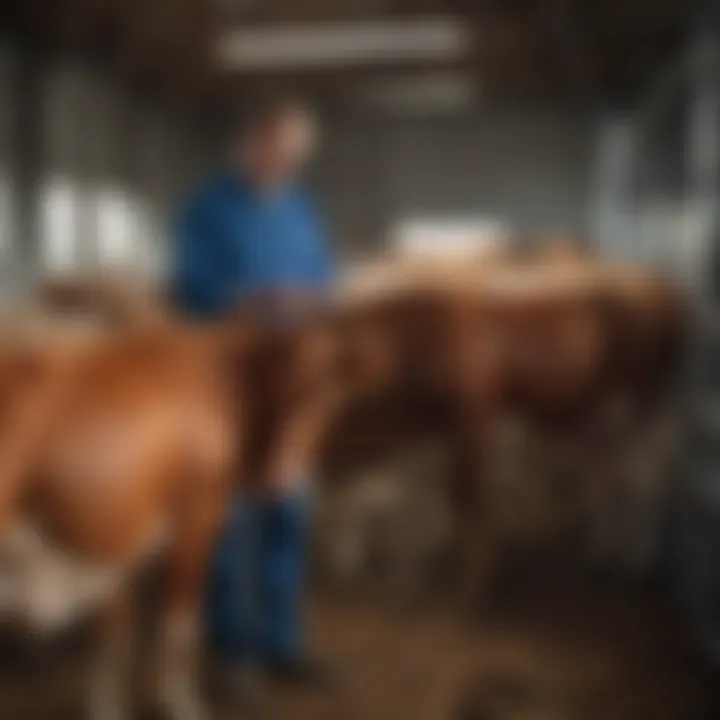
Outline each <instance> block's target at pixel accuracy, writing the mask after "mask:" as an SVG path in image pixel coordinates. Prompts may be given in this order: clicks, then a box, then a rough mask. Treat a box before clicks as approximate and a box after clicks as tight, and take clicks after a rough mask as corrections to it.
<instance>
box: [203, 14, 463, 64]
mask: <svg viewBox="0 0 720 720" xmlns="http://www.w3.org/2000/svg"><path fill="white" fill-rule="evenodd" d="M471 41H472V37H471V32H470V27H469V25H468V23H467V22H463V21H462V20H460V19H458V18H452V17H447V16H438V17H425V18H415V19H397V20H382V21H362V22H342V23H340V22H332V23H330V22H329V23H318V24H292V25H262V26H259V25H258V26H255V27H244V28H240V29H233V30H228V31H227V32H226V33H224V34H223V35H222V36H221V37H220V38H219V41H218V45H217V53H218V59H219V61H220V63H221V64H222V65H223V66H224V67H226V68H230V69H237V70H274V69H287V68H298V67H301V68H313V67H315V68H317V67H325V66H328V65H334V66H337V65H344V66H348V65H368V64H382V63H391V62H410V61H415V62H433V61H434V62H437V61H441V60H442V61H447V60H452V59H457V58H460V57H463V56H465V55H466V54H467V53H468V52H469V50H470V47H471Z"/></svg>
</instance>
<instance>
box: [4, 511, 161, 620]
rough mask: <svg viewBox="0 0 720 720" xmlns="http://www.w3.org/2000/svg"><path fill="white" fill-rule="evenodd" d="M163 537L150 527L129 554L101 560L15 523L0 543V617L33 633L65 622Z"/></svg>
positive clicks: (107, 591) (94, 603)
mask: <svg viewBox="0 0 720 720" xmlns="http://www.w3.org/2000/svg"><path fill="white" fill-rule="evenodd" d="M163 537H164V533H160V532H159V531H157V532H154V533H153V534H152V536H151V537H150V538H148V540H147V542H145V543H142V546H141V547H140V548H139V550H138V553H136V554H134V555H133V558H132V560H130V561H127V562H124V563H117V564H113V565H103V564H96V563H92V562H89V561H87V560H85V559H83V558H80V557H77V556H75V555H73V554H71V553H68V552H66V551H64V550H63V549H61V548H60V547H58V546H57V545H55V544H54V543H53V542H51V541H50V540H48V538H47V537H45V536H44V534H43V533H42V531H41V530H39V529H38V528H37V527H35V526H33V525H32V524H30V523H18V524H16V525H15V526H13V527H12V528H11V529H10V530H9V531H8V532H7V533H6V534H5V535H4V537H3V539H2V543H0V619H2V620H10V621H14V622H18V623H20V624H22V626H24V627H25V628H26V629H27V630H28V631H30V632H33V633H44V632H48V631H53V630H56V629H59V628H61V627H63V626H66V625H68V624H69V623H71V622H72V621H74V620H76V619H77V618H79V617H81V616H82V615H83V614H84V613H85V612H88V611H90V610H93V609H95V608H96V607H98V606H99V604H101V603H102V602H103V601H104V600H106V599H107V598H108V597H109V596H110V595H112V594H113V593H114V592H115V591H116V590H117V589H118V588H119V587H120V585H121V583H122V582H123V581H125V580H126V578H127V577H128V575H129V574H130V572H131V571H132V570H133V569H134V567H135V566H136V565H137V563H138V562H139V560H140V559H143V558H146V557H148V555H150V554H151V553H152V552H153V551H154V550H156V549H158V548H159V547H160V546H161V544H162V539H163Z"/></svg>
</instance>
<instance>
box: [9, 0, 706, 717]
mask: <svg viewBox="0 0 720 720" xmlns="http://www.w3.org/2000/svg"><path fill="white" fill-rule="evenodd" d="M268 89H270V90H272V91H277V92H280V93H285V92H291V93H292V94H293V95H295V94H299V95H301V96H302V97H303V98H304V99H306V100H307V101H308V102H309V103H311V104H312V106H313V107H314V108H315V109H316V110H317V112H318V115H319V117H320V118H321V144H320V149H319V153H318V156H317V158H316V159H315V160H314V161H313V163H312V166H311V167H310V169H309V173H308V178H307V181H308V186H309V188H310V190H311V192H312V194H313V196H314V197H315V199H316V200H317V203H318V206H319V207H320V208H321V211H322V214H323V216H324V218H325V219H326V221H327V226H328V228H329V235H330V237H331V240H332V246H333V250H334V253H335V255H336V257H337V259H338V263H339V265H340V266H341V268H342V269H343V271H345V272H347V273H348V274H350V275H352V273H353V271H354V270H355V269H357V268H366V267H369V268H370V269H371V271H372V268H374V267H380V268H381V269H382V270H383V272H385V270H386V269H387V267H388V264H389V258H391V257H392V258H398V257H401V258H402V257H410V258H412V257H413V256H423V257H426V256H427V255H428V254H429V255H430V256H431V257H432V258H443V257H446V256H447V257H452V256H454V255H456V254H457V253H460V257H461V258H462V257H463V253H465V252H471V253H472V252H476V251H483V250H484V249H485V248H496V247H500V248H511V249H520V250H523V251H525V250H532V249H534V248H542V247H543V246H544V244H545V243H547V242H551V241H552V242H554V241H556V240H558V239H561V240H562V239H566V238H569V239H570V243H571V245H572V247H574V248H578V247H580V248H585V249H587V250H588V251H589V252H590V253H592V254H593V255H594V256H597V257H599V258H600V259H602V260H603V261H612V262H618V263H620V264H627V265H628V266H629V265H630V264H633V266H636V265H638V266H642V267H646V268H652V269H653V270H657V271H659V272H660V273H662V275H663V276H664V277H666V278H668V279H669V280H670V281H671V282H672V283H673V284H674V285H675V286H676V287H677V288H679V289H680V290H681V292H682V293H683V295H684V297H685V298H686V299H687V302H688V304H689V306H691V308H692V314H693V333H692V340H691V342H689V343H688V348H687V353H686V356H687V357H686V360H687V362H685V363H684V365H683V370H682V382H681V392H680V394H681V398H680V401H679V403H678V406H677V407H676V408H674V412H675V414H674V415H673V420H674V421H675V424H676V425H677V426H678V427H679V428H680V432H679V436H678V437H679V442H677V443H675V444H674V445H672V446H671V447H670V449H668V446H670V445H671V443H669V442H666V443H663V442H655V444H653V445H652V446H650V447H649V448H648V447H645V448H643V450H642V452H643V453H644V460H646V461H647V463H646V464H647V465H650V466H652V467H651V470H650V471H649V472H650V475H651V476H652V478H653V480H651V481H650V490H649V491H648V492H646V493H645V495H644V502H643V503H641V504H639V505H638V504H634V505H633V504H626V505H625V506H623V507H622V509H618V508H617V507H615V508H614V510H613V512H616V513H620V512H623V513H624V514H625V515H626V516H627V517H625V516H623V518H622V523H623V524H622V528H623V530H622V533H621V531H620V530H619V529H618V528H619V527H620V524H619V523H620V521H619V520H618V517H617V516H614V517H613V518H612V519H613V520H614V521H617V522H615V523H614V524H612V529H613V530H612V532H613V533H614V539H615V540H616V542H615V544H614V546H613V547H612V548H610V551H609V552H606V553H605V554H604V555H602V558H601V559H599V560H598V559H597V557H596V556H595V555H593V548H588V547H585V546H584V545H583V542H580V541H578V539H577V537H578V536H577V529H578V525H582V523H583V522H584V519H583V517H581V516H580V515H578V511H577V506H576V505H574V504H573V498H574V497H575V496H574V493H575V492H576V491H575V490H574V489H573V488H575V487H576V486H579V484H580V483H581V482H582V481H583V479H584V478H585V477H586V476H587V475H589V474H590V472H591V471H592V470H594V469H595V468H592V467H589V465H588V460H587V458H581V459H580V460H578V459H577V458H576V457H575V455H573V453H572V451H568V450H567V448H566V447H565V446H562V447H559V448H558V447H556V446H555V445H552V443H550V442H549V441H546V440H537V438H533V437H530V436H529V435H528V434H527V433H525V432H524V431H523V429H522V428H520V429H519V430H518V429H517V428H515V427H514V426H512V425H510V426H509V427H508V428H504V430H505V432H504V433H501V435H502V438H501V439H502V441H503V442H504V441H507V442H508V443H509V448H510V449H509V450H506V451H505V452H504V453H503V448H504V445H503V442H499V443H498V447H499V448H500V449H499V450H498V456H499V459H500V461H499V463H498V465H499V470H498V473H497V474H498V478H500V479H499V480H498V482H497V488H498V489H499V490H498V493H497V498H496V499H495V501H496V505H497V507H496V512H497V515H498V516H499V517H501V518H502V520H501V522H502V523H503V524H504V525H503V527H506V528H507V534H508V537H509V538H510V540H509V541H508V545H509V546H511V550H512V552H510V553H508V557H509V558H510V559H509V560H507V562H505V563H504V566H503V572H502V582H501V587H500V589H499V590H498V592H497V598H495V597H493V599H492V601H491V602H490V603H489V605H488V606H485V605H483V607H482V608H474V607H473V608H468V607H467V606H466V603H463V602H458V600H457V598H456V597H455V595H454V593H453V592H452V591H449V590H448V589H447V588H446V585H447V582H446V578H445V575H444V573H443V570H444V567H445V565H446V564H447V563H448V560H447V557H446V553H447V545H448V542H447V538H448V536H449V535H450V534H451V532H452V529H448V525H449V524H452V520H451V519H450V518H449V517H448V512H447V509H446V504H447V498H446V497H445V494H446V483H445V478H446V476H447V474H448V472H449V471H450V470H449V467H450V465H449V463H450V461H449V460H448V457H447V448H446V447H445V446H444V445H443V444H442V443H441V442H434V441H427V440H423V442H421V443H420V444H419V445H418V444H410V445H407V446H403V448H402V450H401V451H399V452H397V453H394V454H392V455H389V456H388V455H385V456H383V457H382V459H381V460H378V461H373V462H372V463H369V464H367V463H366V464H363V465H362V467H358V469H357V470H353V469H351V470H347V469H343V470H342V473H341V474H342V475H343V477H342V480H343V482H338V483H333V482H330V483H329V484H328V487H329V488H330V489H328V490H327V491H323V492H322V493H321V495H322V497H321V500H320V504H319V511H318V515H317V518H316V522H315V527H314V530H313V539H312V548H313V556H312V571H313V572H312V581H311V583H310V585H311V587H310V591H309V597H308V600H307V611H308V616H309V629H308V632H309V636H310V638H311V642H312V644H313V647H315V646H317V648H318V651H319V652H320V653H321V654H323V655H327V656H328V657H331V658H332V659H333V661H334V662H336V663H337V665H338V667H339V668H340V670H341V674H342V676H343V681H342V682H341V683H340V684H339V686H338V687H337V688H335V689H333V690H332V691H331V692H322V693H305V692H296V691H294V690H292V689H290V690H287V689H278V690H275V689H273V688H271V689H269V690H267V692H263V693H262V695H263V697H262V699H261V700H260V701H259V702H258V703H257V706H256V705H253V706H252V707H250V708H247V707H242V708H238V707H237V706H236V704H235V703H234V702H233V701H232V700H229V699H228V698H226V697H225V696H224V694H222V693H215V692H214V691H213V690H212V687H213V678H214V671H213V664H212V661H211V660H209V661H208V663H207V665H208V666H207V668H206V670H207V672H206V673H205V674H206V675H207V676H208V684H209V686H210V690H209V691H208V692H209V694H210V695H211V696H212V697H213V707H214V708H215V713H216V715H214V716H215V717H217V718H218V719H219V720H224V718H228V720H229V718H231V717H245V716H247V717H262V718H269V719H272V720H285V719H286V718H297V719H299V720H304V719H307V720H323V719H325V718H327V720H331V719H336V718H348V719H349V718H357V720H405V719H406V718H413V719H414V720H472V719H474V720H711V719H712V718H717V717H720V705H719V704H718V700H719V698H718V697H717V687H718V686H720V684H719V683H718V672H720V570H719V569H718V568H720V564H719V563H718V559H719V557H720V492H719V491H718V482H717V477H716V468H715V461H716V459H718V458H717V457H716V455H717V453H718V447H719V446H718V439H717V422H718V420H717V417H716V416H717V413H716V411H715V410H716V409H715V403H716V398H715V396H714V395H713V394H712V393H713V392H717V391H718V389H719V388H718V385H717V373H716V370H715V368H714V360H715V359H716V352H717V340H716V333H717V330H716V326H717V323H716V322H715V319H714V309H715V302H716V300H715V298H716V293H717V291H718V286H717V273H716V269H717V268H718V267H720V265H718V263H717V259H718V258H717V257H716V252H717V250H716V244H717V242H718V238H720V213H719V211H718V207H720V205H719V201H720V7H716V4H715V3H711V2H709V1H708V2H705V3H702V4H701V3H693V2H687V1H682V0H622V1H620V0H302V1H301V2H298V1H297V0H295V1H293V0H153V2H151V3H146V2H140V1H139V0H10V2H6V3H3V4H2V7H1V8H0V296H1V297H0V301H1V302H2V306H3V327H5V326H6V325H7V326H9V327H10V328H11V331H12V326H13V324H14V325H15V326H17V325H18V319H19V321H20V324H23V323H24V322H26V320H25V317H26V316H28V318H29V317H30V315H32V313H33V312H35V311H36V308H37V305H38V297H39V295H40V291H41V288H42V287H45V286H46V283H47V281H48V279H54V278H55V279H56V278H61V279H67V278H70V279H71V280H72V279H74V278H83V279H88V278H90V279H92V281H93V282H96V281H97V282H98V285H97V286H96V288H100V294H102V291H103V288H104V289H108V288H111V289H112V290H113V293H115V290H117V289H118V288H120V293H119V294H120V295H122V296H123V298H127V297H130V296H133V294H134V293H140V292H142V291H141V290H140V288H143V289H146V288H153V289H156V288H160V287H162V284H163V282H164V279H165V278H166V275H167V272H168V267H169V264H170V262H171V257H172V252H173V230H172V228H173V220H174V218H175V216H176V213H177V210H178V208H179V207H180V206H181V204H182V203H183V202H184V200H185V199H187V198H188V197H189V195H190V194H191V193H192V192H193V190H194V188H195V187H197V186H198V184H199V183H200V182H201V181H202V180H203V178H205V177H206V176H207V175H208V174H209V173H212V172H213V171H214V168H216V167H217V166H219V164H221V163H222V162H223V158H224V153H225V152H226V140H225V137H224V135H223V128H224V126H225V124H226V122H227V119H228V117H229V116H231V115H232V114H233V113H235V112H236V111H237V109H238V107H240V108H243V107H244V106H245V105H247V104H248V103H251V102H252V98H255V97H257V96H258V94H262V93H265V92H266V91H267V90H268ZM461 262H462V260H461ZM113 296H114V295H113ZM27 322H31V321H30V320H29V319H28V320H27ZM380 420H381V419H379V420H378V423H377V425H378V427H379V428H380V429H379V430H378V432H380V434H383V433H390V432H391V431H390V430H388V431H385V430H383V429H382V422H381V421H380ZM637 444H638V445H639V440H638V443H637ZM636 472H637V473H640V470H637V471H636ZM646 474H647V472H646ZM503 478H505V480H503ZM508 478H509V479H508ZM323 487H324V485H323ZM635 545H638V546H639V548H640V549H639V550H638V552H635V550H637V548H636V547H635ZM580 546H582V547H580ZM601 554H602V553H601ZM149 584H150V585H152V584H153V583H152V579H150V582H149ZM152 594H153V593H152V588H151V589H150V592H149V595H150V596H152ZM91 643H92V628H89V629H88V628H81V631H80V632H79V633H78V636H77V637H76V636H75V634H73V635H72V636H70V637H66V636H65V635H61V636H60V637H59V638H55V639H53V641H52V642H50V641H43V643H40V644H37V643H30V647H29V648H28V647H27V645H28V643H20V644H17V643H16V641H15V640H14V639H13V640H11V639H8V640H7V641H6V642H5V641H4V642H3V647H2V655H1V656H0V661H1V662H0V665H1V672H0V717H3V718H5V717H6V718H8V719H9V720H49V719H51V718H66V717H67V718H74V717H81V716H82V715H81V707H82V704H81V699H80V698H81V686H82V682H83V677H84V675H85V673H86V671H87V665H88V657H89V656H88V653H87V646H88V644H91ZM150 660H151V658H150V657H148V662H150ZM138 674H139V675H143V677H144V676H145V673H144V672H140V673H138ZM147 674H148V676H149V671H148V673H147ZM139 685H140V688H139V690H138V692H137V695H138V698H140V700H138V705H139V706H143V705H144V701H143V698H144V696H145V694H146V693H145V690H144V680H143V682H141V683H139ZM148 693H149V691H148ZM215 695H218V697H215ZM148 717H152V715H148ZM94 720H97V719H94Z"/></svg>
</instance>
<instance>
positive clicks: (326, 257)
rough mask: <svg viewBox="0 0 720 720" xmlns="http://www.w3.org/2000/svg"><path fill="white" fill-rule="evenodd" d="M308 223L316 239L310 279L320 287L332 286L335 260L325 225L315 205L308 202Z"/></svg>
mask: <svg viewBox="0 0 720 720" xmlns="http://www.w3.org/2000/svg"><path fill="white" fill-rule="evenodd" d="M306 208H307V210H306V211H307V214H308V222H309V224H310V228H311V232H312V235H313V237H314V238H315V242H314V245H313V252H312V257H311V260H310V267H309V268H308V272H309V275H310V277H309V279H310V280H311V281H312V282H313V284H315V285H317V286H318V287H325V286H327V285H330V284H331V283H332V282H333V280H334V279H335V258H334V257H333V253H332V250H331V246H330V239H329V236H328V232H327V229H326V227H325V223H324V222H323V219H322V217H321V216H320V213H319V212H318V211H317V209H316V208H315V206H314V204H313V203H312V202H310V201H306Z"/></svg>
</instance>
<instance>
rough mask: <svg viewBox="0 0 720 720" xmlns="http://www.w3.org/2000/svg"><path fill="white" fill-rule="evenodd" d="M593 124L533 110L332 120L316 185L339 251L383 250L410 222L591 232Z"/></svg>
mask: <svg viewBox="0 0 720 720" xmlns="http://www.w3.org/2000/svg"><path fill="white" fill-rule="evenodd" d="M593 142H594V125H593V122H592V121H591V120H590V119H589V118H587V117H585V116H582V115H574V114H570V113H561V112H553V111H546V110H541V109H534V110H533V109H527V108H523V109H520V108H505V109H503V108H500V109H488V110H483V111H482V112H478V113H472V114H465V115H461V116H449V117H444V116H442V117H427V118H412V117H407V118H402V117H394V118H391V117H385V118H382V117H378V116H376V117H370V118H368V117H366V118H356V119H343V118H334V119H332V118H331V119H329V121H328V122H327V127H326V131H325V137H324V142H323V150H322V154H321V157H320V158H319V161H318V164H317V167H316V169H315V176H314V180H315V186H316V188H317V191H318V194H319V196H320V199H321V201H322V203H323V207H324V210H325V212H326V214H327V215H328V217H329V221H330V224H331V227H332V229H333V231H334V234H335V236H336V238H337V239H338V242H339V243H340V244H341V245H343V246H344V247H346V248H348V249H349V251H351V252H352V251H358V250H360V249H362V248H364V247H373V246H377V245H381V244H382V240H383V236H384V234H385V232H386V231H387V230H388V228H390V227H391V226H392V224H393V223H394V222H397V221H398V220H402V219H407V218H410V217H423V218H425V217H430V218H452V217H458V216H463V217H467V216H478V215H481V216H488V217H490V218H493V219H499V220H502V221H506V222H508V223H509V224H510V226H511V227H514V228H515V229H517V230H518V231H519V232H521V233H525V232H530V233H532V232H538V231H545V230H557V229H564V230H570V231H577V232H581V233H582V232H584V231H585V230H586V227H587V208H588V197H587V194H588V182H587V181H588V176H589V169H590V164H591V161H592V150H593Z"/></svg>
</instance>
